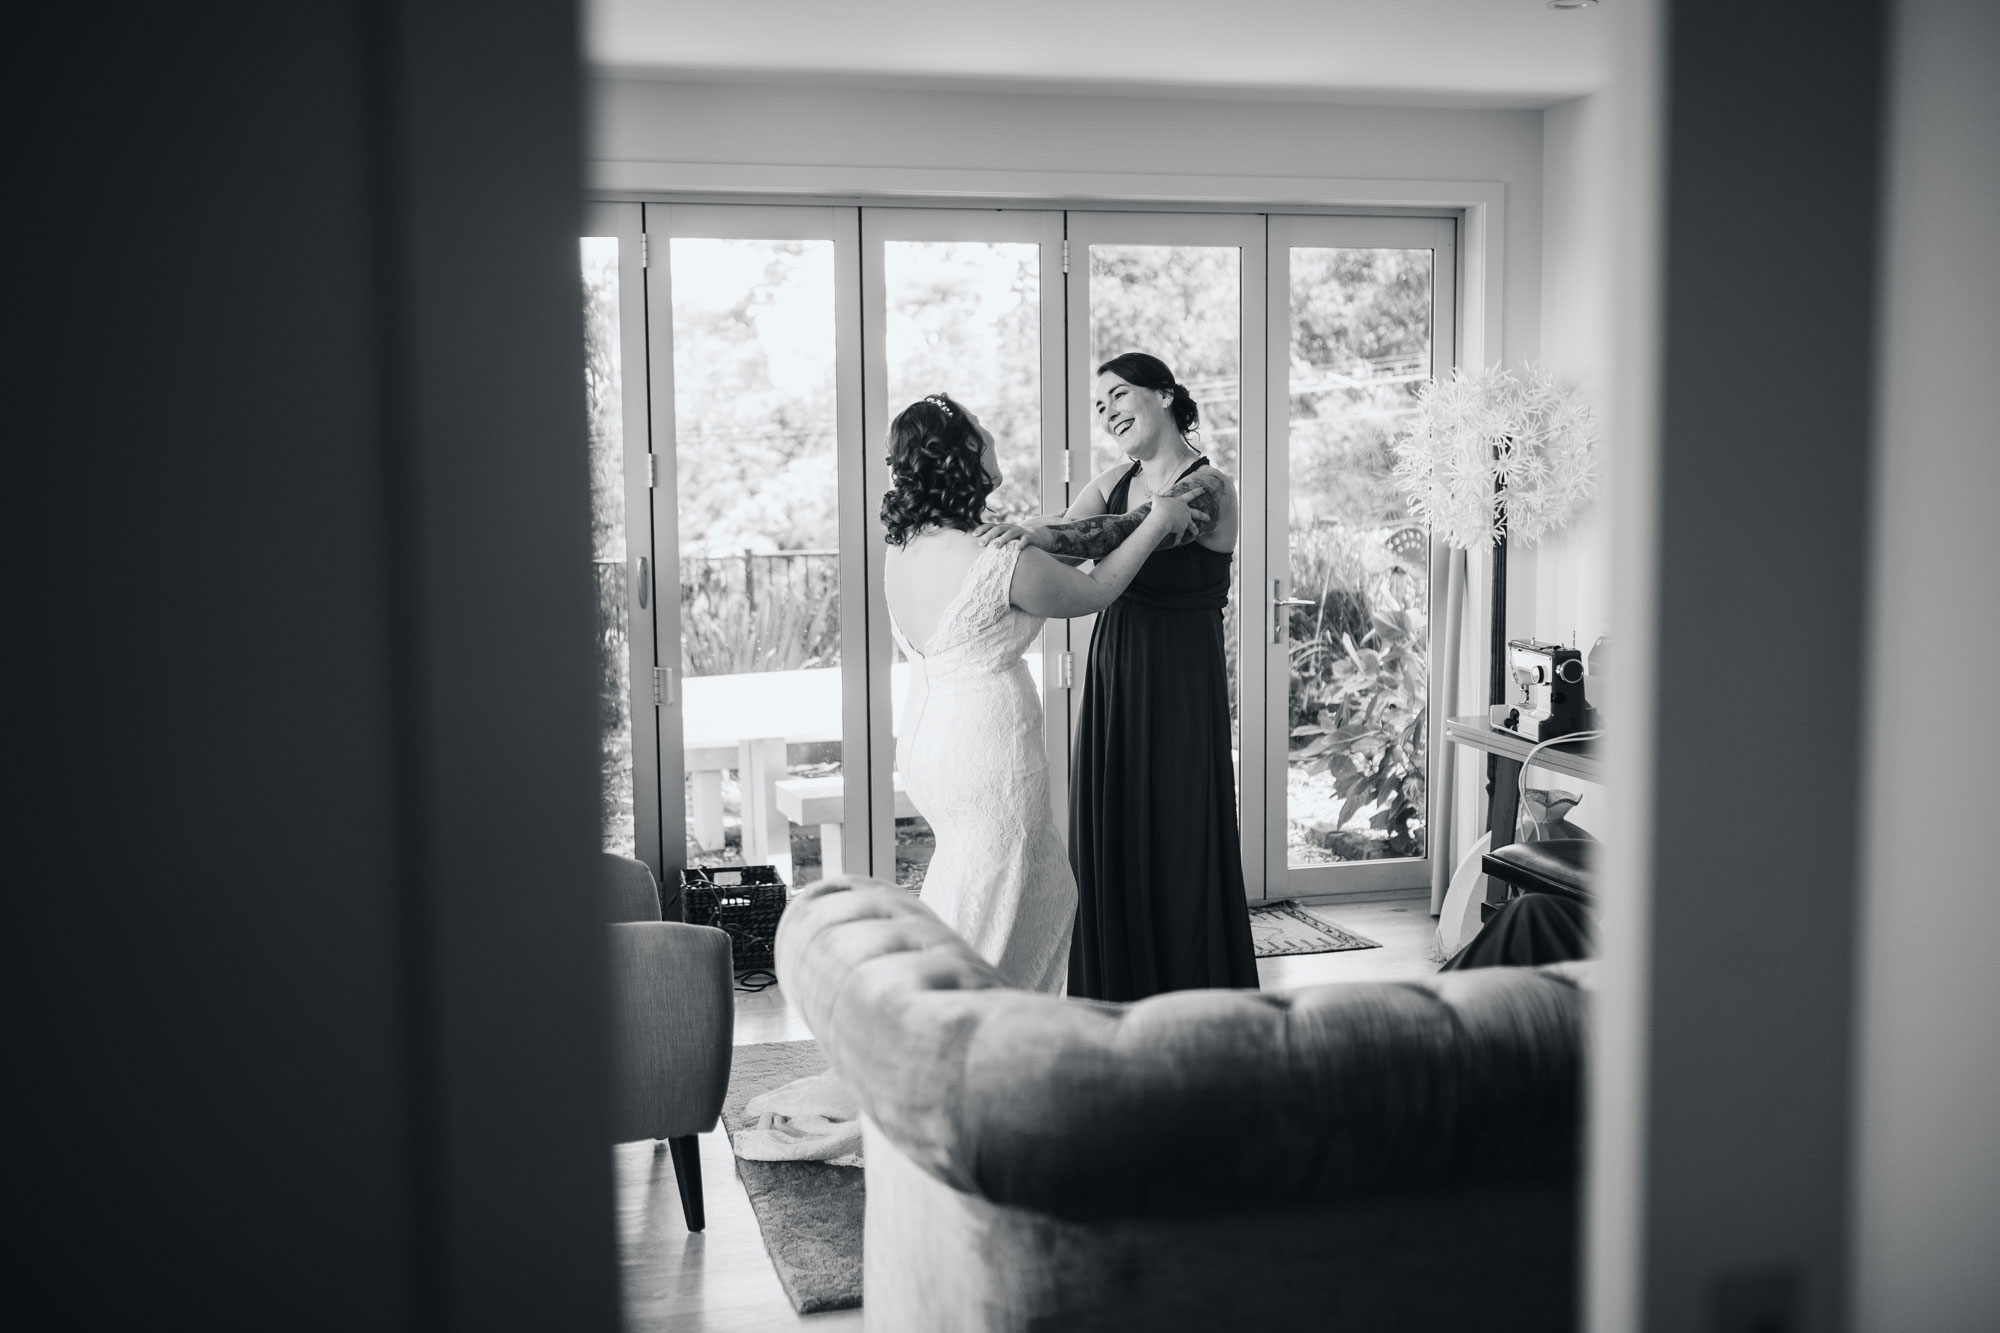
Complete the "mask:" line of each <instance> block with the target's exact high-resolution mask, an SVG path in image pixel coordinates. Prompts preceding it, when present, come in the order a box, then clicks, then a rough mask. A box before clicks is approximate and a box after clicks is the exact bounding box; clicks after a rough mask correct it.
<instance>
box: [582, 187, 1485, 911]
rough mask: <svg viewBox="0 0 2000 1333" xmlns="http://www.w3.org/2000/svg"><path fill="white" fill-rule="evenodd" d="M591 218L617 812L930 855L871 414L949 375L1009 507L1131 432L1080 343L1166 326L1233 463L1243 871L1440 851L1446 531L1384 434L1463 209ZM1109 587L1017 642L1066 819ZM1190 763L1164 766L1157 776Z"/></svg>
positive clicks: (592, 339) (892, 870)
mask: <svg viewBox="0 0 2000 1333" xmlns="http://www.w3.org/2000/svg"><path fill="white" fill-rule="evenodd" d="M589 231H590V235H588V236H586V237H585V238H584V239H583V243H582V269H583V279H584V309H585V332H586V347H587V352H588V356H587V375H588V382H589V390H590V395H589V402H590V438H591V448H592V482H593V492H594V496H595V519H596V524H595V539H596V552H595V554H596V566H595V568H596V570H597V585H596V586H597V589H598V605H599V618H600V633H601V646H602V650H603V663H604V671H603V676H602V683H601V722H602V728H601V730H602V737H603V754H604V784H603V790H604V829H605V845H606V846H607V847H608V848H611V849H613V850H621V851H625V852H627V853H628V854H632V855H637V856H639V857H640V858H641V859H644V860H645V861H647V862H648V863H650V864H651V865H653V867H654V868H655V870H656V871H657V872H658V873H660V874H661V875H663V876H666V877H671V876H674V875H675V874H677V872H678V871H679V869H680V868H681V867H683V866H686V865H691V864H706V865H727V864H733V863H737V862H747V863H751V864H762V863H769V864H774V865H777V866H778V867H779V869H780V872H781V873H782V874H784V875H785V876H786V878H787V879H788V880H790V881H791V882H793V883H795V884H797V883H802V882H805V881H807V880H810V879H813V878H817V877H819V876H820V875H822V874H831V873H834V872H835V871H847V872H851V873H861V874H872V875H875V876H877V877H879V878H882V879H893V880H894V881H895V882H897V883H899V884H902V885H904V886H906V887H909V888H911V889H917V888H920V887H921V885H922V882H923V875H924V870H925V867H926V865H927V864H928V862H929V859H930V854H931V851H932V847H933V842H932V838H931V832H930V829H929V828H928V826H927V825H926V824H925V823H924V821H923V818H922V816H921V815H920V814H918V812H917V811H916V810H915V808H914V807H913V806H912V805H911V804H910V801H909V798H908V797H907V796H906V795H905V794H904V792H903V789H902V783H901V781H900V778H899V775H898V774H897V773H896V769H895V750H896V745H895V737H896V726H897V715H898V712H899V710H900V708H901V706H902V696H903V693H904V688H905V683H906V672H907V667H906V665H905V663H904V662H903V661H902V658H901V654H900V651H899V649H898V648H897V646H896V644H895V641H894V639H893V637H892V636H891V634H890V631H889V621H888V610H887V606H886V604H885V602H884V599H883V591H882V586H883V585H882V571H883V560H884V552H885V549H886V548H885V546H884V543H883V540H882V528H881V523H880V519H879V517H878V511H879V507H880V502H881V497H882V493H883V492H884V491H885V490H886V489H887V488H888V476H887V464H886V459H885V457H884V447H885V442H886V439H887V434H888V425H889V422H890V420H891V419H892V418H893V417H894V416H895V414H896V413H897V412H898V411H900V410H901V409H902V408H903V407H904V406H906V405H907V404H909V403H910V402H912V401H914V400H916V399H918V398H921V397H923V396H924V395H926V394H929V393H937V392H945V393H949V394H951V395H952V396H953V397H955V398H958V399H960V400H961V401H963V402H965V403H966V404H967V405H968V406H969V407H971V408H972V409H973V410H974V411H975V412H977V413H978V414H979V415H980V418H981V420H982V421H983V422H984V423H985V424H986V425H987V426H988V427H989V428H990V429H991V430H992V432H993V434H994V436H995V439H996V442H997V445H998V451H999V455H1000V462H1001V468H1002V471H1003V473H1004V474H1005V478H1004V481H1003V483H1002V485H1001V486H1000V488H999V489H998V490H997V491H996V492H995V493H994V495H993V498H992V500H991V502H990V503H991V507H992V509H993V510H994V512H996V513H998V514H1000V515H1002V516H1006V517H1017V518H1018V517H1026V516H1029V515H1034V514H1044V513H1059V512H1060V511H1062V510H1063V509H1064V508H1066V507H1067V505H1068V504H1069V503H1070V500H1071V498H1072V497H1074V496H1075V495H1077V494H1079V493H1080V492H1081V490H1082V488H1083V487H1084V486H1085V485H1086V484H1087V483H1088V481H1089V480H1090V478H1091V477H1093V476H1096V475H1098V474H1099V473H1101V472H1103V471H1105V470H1106V469H1109V468H1113V467H1119V466H1123V465H1125V460H1124V458H1123V455H1122V454H1121V453H1120V452H1119V450H1118V448H1117V445H1116V443H1115V442H1114V441H1113V440H1111V439H1110V438H1109V437H1107V436H1104V435H1103V434H1101V433H1097V432H1096V431H1095V430H1094V427H1093V413H1092V396H1091V387H1092V378H1093V374H1092V372H1093V371H1094V369H1095V367H1096V366H1097V365H1098V364H1099V363H1101V362H1103V361H1105V360H1107V359H1109V358H1110V357H1112V356H1115V355H1117V354H1118V353H1120V352H1126V351H1145V352H1151V353H1152V354H1154V355H1155V356H1158V357H1159V358H1161V359H1162V360H1163V361H1165V362H1166V363H1167V364H1168V365H1169V366H1170V367H1172V368H1173V370H1174V373H1175V375H1176V377H1177V378H1178V379H1179V380H1180V381H1181V382H1182V383H1183V384H1185V385H1186V386H1187V387H1188V389H1189V391H1190V392H1191V393H1192V394H1193V396H1194V398H1195V399H1196V400H1197V402H1198V403H1199V404H1200V408H1201V424H1200V434H1199V435H1198V436H1197V437H1195V438H1194V440H1193V443H1194V444H1195V446H1196V447H1197V448H1198V449H1199V450H1200V451H1201V452H1202V453H1204V454H1206V455H1207V456H1208V458H1209V459H1210V460H1211V461H1212V462H1213V463H1214V464H1215V465H1216V466H1217V467H1219V468H1221V469H1223V470H1224V471H1226V472H1227V473H1228V474H1229V475H1230V476H1231V478H1232V479H1233V480H1234V481H1235V483H1236V486H1237V488H1238V492H1239V495H1240V496H1241V508H1242V523H1241V532H1240V536H1239V540H1238V545H1237V549H1236V559H1235V562H1234V574H1233V587H1232V590H1231V597H1230V603H1229V609H1228V610H1227V612H1225V615H1226V617H1227V626H1228V634H1227V643H1228V665H1229V679H1230V709H1231V725H1232V739H1233V744H1234V747H1235V751H1236V779H1237V798H1238V810H1239V824H1240V827H1241V830H1242V845H1243V860H1244V875H1245V882H1246V883H1247V884H1248V886H1249V891H1250V894H1251V896H1252V898H1253V899H1255V898H1289V897H1301V896H1311V897H1334V896H1342V895H1348V894H1378V893H1384V892H1393V891H1398V890H1403V889H1416V888H1421V887H1423V886H1425V885H1427V884H1428V883H1429V880H1430V867H1429V858H1430V857H1431V856H1432V855H1435V854H1443V852H1444V851H1445V849H1442V848H1433V847H1432V845H1431V838H1432V830H1433V829H1434V828H1436V827H1438V826H1439V825H1440V823H1441V822H1442V821H1440V820H1439V819H1437V818H1434V815H1433V808H1432V798H1431V794H1430V788H1429V784H1428V782H1427V777H1428V775H1429V774H1430V773H1431V772H1432V771H1434V769H1435V767H1436V765H1435V762H1434V761H1435V758H1436V755H1437V752H1438V748H1439V745H1440V743H1441V738H1440V734H1439V733H1440V731H1441V728H1440V727H1437V726H1434V725H1433V724H1432V718H1431V715H1430V711H1429V700H1430V688H1429V681H1430V661H1431V653H1430V626H1431V617H1432V608H1433V605H1434V604H1439V605H1441V603H1442V598H1441V596H1440V593H1441V588H1442V578H1441V571H1442V569H1443V565H1442V562H1441V558H1440V556H1441V552H1440V551H1439V550H1438V549H1435V548H1434V546H1433V543H1432V542H1431V541H1430V539H1429V535H1428V534H1427V533H1426V532H1425V531H1424V529H1423V528H1422V527H1421V526H1419V525H1418V524H1416V523H1414V522H1412V521H1411V519H1410V518H1409V515H1408V513H1407V511H1406V502H1405V499H1404V497H1403V496H1402V495H1401V494H1400V492H1399V491H1398V489H1397V487H1396V485H1395V483H1394V481H1393V478H1392V476H1391V462H1392V454H1391V444H1392V441H1393V440H1394V438H1395V435H1396V432H1397V430H1398V423H1399V422H1400V421H1401V420H1402V419H1403V417H1404V416H1405V415H1406V414H1407V413H1408V412H1409V411H1410V410H1411V408H1412V406H1413V405H1414V402H1415V395H1416V393H1417V390H1418V388H1419V387H1420V386H1421V385H1422V384H1423V383H1424V382H1425V381H1426V380H1427V379H1429V378H1431V377H1432V376H1434V375H1441V374H1445V373H1447V372H1448V370H1449V368H1450V366H1451V364H1452V360H1453V348H1454V343H1455V336H1454V335H1455V324H1454V307H1455V298H1456V281H1455V278H1456V269H1457V260H1456V245H1455V236H1456V223H1455V222H1454V220H1452V219H1450V218H1425V217H1338V216H1293V215H1284V214H1277V213H1271V214H1263V213H1258V214H1219V213H1168V212H1129V213H1109V212H1079V211H1061V210H1028V209H1018V210H1017V209H997V210H991V209H989V210H977V211H973V210H952V209H936V208H853V207H833V206H811V205H796V206H795V205H755V206H751V205H709V204H674V203H669V204H645V205H640V204H604V205H598V206H597V207H596V208H595V209H594V210H593V213H592V216H591V218H590V227H589ZM1090 631H1091V620H1090V618H1087V617H1086V618H1080V619H1077V620H1074V621H1068V622H1063V621H1050V622H1048V624H1047V626H1046V627H1045V628H1044V630H1043V633H1042V636H1041V639H1040V642H1039V643H1038V644H1036V645H1034V646H1033V647H1031V648H1030V650H1029V652H1028V665H1029V668H1030V670H1031V672H1033V673H1034V675H1035V677H1036V679H1037V681H1038V682H1039V685H1040V689H1041V694H1042V701H1043V705H1044V715H1045V740H1046V744H1047V747H1048V753H1049V758H1050V767H1051V773H1052V776H1053V777H1054V783H1053V799H1054V804H1055V807H1056V810H1055V814H1056V817H1057V819H1058V820H1059V821H1061V822H1064V823H1066V822H1067V803H1068V772H1069V754H1070V735H1071V732H1072V729H1073V724H1074V716H1075V709H1076V707H1077V705H1078V704H1079V702H1080V700H1081V694H1082V686H1083V681H1084V678H1085V659H1086V654H1087V652H1088V648H1089V642H1090ZM1159 780H1161V781H1171V780H1172V775H1171V774H1162V775H1160V779H1159Z"/></svg>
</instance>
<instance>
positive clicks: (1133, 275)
mask: <svg viewBox="0 0 2000 1333" xmlns="http://www.w3.org/2000/svg"><path fill="white" fill-rule="evenodd" d="M1242 336H1243V252H1242V251H1241V250H1239V249H1237V248H1236V247H1235V246H1213V245H1093V246H1091V247H1090V368H1091V370H1092V371H1095V370H1096V369H1097V367H1098V366H1099V365H1101V364H1102V363H1104V362H1106V361H1109V360H1110V359H1111V358H1112V357H1114V356H1117V355H1119V354H1120V353H1122V352H1149V353H1151V354H1152V355H1154V356H1156V357H1158V358H1160V360H1162V361H1164V362H1166V363H1167V366H1168V368H1169V369H1171V370H1172V371H1173V372H1174V376H1175V378H1177V379H1179V380H1180V382H1181V383H1182V384H1184V385H1186V386H1187V390H1188V393H1189V394H1190V395H1191V396H1192V397H1193V398H1194V400H1195V402H1196V403H1197V404H1198V405H1199V406H1200V408H1201V422H1200V429H1199V434H1197V435H1194V436H1192V437H1190V438H1189V441H1188V442H1189V443H1190V444H1192V445H1194V447H1195V448H1196V449H1198V450H1200V451H1201V452H1202V453H1204V454H1206V455H1207V456H1208V459H1209V461H1210V462H1211V463H1213V464H1214V465H1215V466H1216V467H1218V468H1220V469H1221V470H1222V471H1224V472H1226V473H1228V474H1229V477H1230V479H1231V480H1232V481H1236V482H1238V483H1240V482H1241V481H1242V476H1241V474H1240V473H1239V472H1238V470H1237V466H1236V455H1237V449H1238V447H1239V444H1240V439H1241V435H1242V423H1243V343H1242ZM1082 392H1083V394H1084V395H1085V397H1086V398H1088V396H1089V394H1090V392H1091V386H1090V385H1088V384H1086V385H1084V386H1083V389H1082ZM1090 439H1091V444H1090V458H1091V472H1092V475H1093V476H1094V475H1096V474H1097V473H1099V472H1102V471H1104V470H1105V469H1106V468H1109V467H1114V466H1118V465H1121V464H1123V463H1125V461H1126V460H1125V456H1124V454H1123V453H1122V452H1120V450H1119V448H1118V446H1117V444H1116V443H1115V442H1114V441H1112V440H1111V438H1110V437H1109V436H1107V435H1105V434H1104V432H1102V431H1100V430H1096V429H1093V430H1092V431H1091V433H1090ZM1242 570H1243V562H1242V561H1241V560H1236V561H1234V562H1232V563H1231V565H1230V570H1229V579H1230V583H1229V606H1228V607H1227V608H1226V609H1225V610H1224V611H1223V613H1222V616H1223V642H1224V645H1225V649H1224V653H1225V657H1226V660H1227V666H1228V670H1229V746H1230V750H1231V753H1232V756H1234V755H1240V754H1241V752H1242V740H1241V735H1242V733H1241V729H1240V727H1239V726H1238V722H1237V691H1236V661H1237V656H1238V654H1237V641H1236V640H1237V619H1238V618H1237V607H1238V606H1239V605H1240V604H1241V602H1242ZM1239 789H1240V783H1239Z"/></svg>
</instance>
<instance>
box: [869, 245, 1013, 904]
mask: <svg viewBox="0 0 2000 1333" xmlns="http://www.w3.org/2000/svg"><path fill="white" fill-rule="evenodd" d="M882 258H883V276H884V279H885V286H886V289H887V297H888V301H887V311H888V322H887V325H886V327H885V328H884V330H883V333H884V337H885V339H886V343H885V346H886V349H887V353H888V392H889V401H888V409H889V416H890V417H891V418H892V419H893V417H894V416H895V414H896V413H898V412H900V411H902V409H903V408H904V407H905V406H907V405H908V404H910V403H912V402H914V401H915V400H917V399H919V398H922V397H923V396H924V395H925V394H930V393H948V394H950V395H951V396H952V397H953V398H954V399H956V400H958V401H959V402H961V403H963V404H965V406H966V407H968V408H970V409H971V410H972V411H973V412H974V413H975V414H977V415H978V417H979V420H980V422H981V424H983V425H984V426H985V427H986V428H987V429H988V430H989V431H991V432H992V434H993V440H994V447H995V448H996V450H997V451H998V453H999V455H1000V470H1001V472H1002V473H1003V474H1004V476H1005V478H1006V480H1005V481H1004V482H1003V483H1002V484H1001V486H1000V488H999V489H998V490H996V491H995V492H994V493H993V496H992V498H991V500H990V501H989V502H988V503H989V505H990V507H991V509H992V510H993V511H994V512H995V513H997V514H1000V515H1003V516H1006V517H1009V518H1025V517H1028V516H1030V515H1033V514H1039V513H1040V512H1041V507H1042V506H1041V497H1042V475H1041V447H1042V417H1041V412H1042V375H1041V247H1040V246H1038V245H1035V244H1032V243H1018V244H1004V243H999V242H988V241H889V242H886V243H885V244H884V247H883V256H882ZM1028 667H1029V670H1030V671H1031V672H1032V673H1034V676H1035V684H1036V688H1037V689H1039V688H1040V686H1041V669H1042V658H1041V654H1040V652H1038V651H1030V652H1029V654H1028ZM891 677H892V683H891V691H892V697H893V699H894V700H895V708H896V710H897V722H898V724H899V725H900V723H901V710H902V706H903V696H904V694H905V693H906V692H907V691H908V689H909V668H908V666H907V665H906V664H905V659H904V657H903V652H902V648H901V647H900V646H898V647H897V649H896V656H895V665H894V666H893V667H892V668H891ZM935 846H936V843H935V840H934V839H933V838H932V836H931V830H930V825H929V824H928V823H926V822H925V821H924V819H923V818H922V817H921V816H915V817H912V818H909V819H898V820H897V821H896V880H897V882H898V883H899V884H902V885H904V886H906V887H908V888H912V889H915V888H919V887H921V886H922V884H923V874H924V870H925V868H926V867H927V866H928V865H929V863H930V854H931V851H932V850H933V849H934V847H935Z"/></svg>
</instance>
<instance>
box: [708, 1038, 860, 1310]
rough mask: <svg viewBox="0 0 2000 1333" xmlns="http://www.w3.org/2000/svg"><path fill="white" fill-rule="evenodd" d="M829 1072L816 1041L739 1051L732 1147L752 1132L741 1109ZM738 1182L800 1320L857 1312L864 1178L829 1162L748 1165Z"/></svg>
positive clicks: (733, 1073)
mask: <svg viewBox="0 0 2000 1333" xmlns="http://www.w3.org/2000/svg"><path fill="white" fill-rule="evenodd" d="M825 1068H826V1057H825V1056H823V1055H821V1054H820V1050H819V1043H818V1042H816V1041H773V1042H765V1043H763V1044H761V1045H757V1046H738V1047H737V1048H736V1052H735V1055H734V1056H733V1058H732V1059H731V1060H730V1064H729V1096H728V1097H726V1098H725V1099H724V1100H723V1103H722V1127H723V1128H724V1129H725V1130H727V1131H728V1133H729V1141H730V1142H731V1143H732V1144H734V1143H735V1141H736V1131H737V1130H739V1129H741V1128H743V1127H745V1126H746V1125H748V1124H749V1117H748V1116H746V1115H744V1114H743V1107H744V1106H745V1104H747V1103H748V1102H749V1100H750V1099H751V1098H752V1097H755V1096H756V1095H757V1094H758V1093H760V1092H769V1091H770V1090H771V1089H772V1088H775V1087H779V1086H781V1085H782V1084H786V1083H790V1082H791V1081H792V1080H793V1079H795V1078H804V1077H805V1076H806V1075H808V1074H817V1073H819V1072H820V1071H821V1070H823V1069H825ZM736 1175H737V1178H738V1179H740V1180H741V1181H742V1182H743V1191H744V1193H746V1194H748V1195H749V1196H750V1210H751V1211H752V1212H754V1213H755V1214H756V1215H757V1229H758V1230H759V1231H761V1232H763V1234H764V1249H765V1250H766V1251H767V1252H768V1253H769V1254H770V1256H771V1266H772V1267H773V1268H775V1269H777V1270H778V1281H779V1282H780V1283H782V1284H783V1285H784V1288H785V1295H787V1296H789V1297H790V1298H791V1301H792V1308H793V1309H795V1310H797V1311H798V1312H799V1313H800V1314H820V1313H823V1312H824V1311H827V1310H852V1309H855V1308H857V1307H858V1306H859V1305H860V1304H861V1220H862V1213H863V1210H864V1209H865V1207H866V1205H867V1199H868V1195H867V1191H866V1188H865V1186H864V1183H863V1181H864V1176H863V1173H862V1172H861V1171H860V1170H859V1169H857V1168H855V1167H851V1166H828V1165H827V1164H826V1163H825V1162H748V1161H745V1160H744V1159H743V1158H741V1157H739V1158H737V1159H736Z"/></svg>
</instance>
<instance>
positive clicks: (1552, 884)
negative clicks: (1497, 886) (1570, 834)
mask: <svg viewBox="0 0 2000 1333" xmlns="http://www.w3.org/2000/svg"><path fill="white" fill-rule="evenodd" d="M1597 848H1598V844H1597V843H1596V842H1595V841H1594V840H1593V839H1590V838H1547V839H1544V840H1542V841H1539V842H1515V843H1509V844H1508V845H1507V846H1505V847H1502V848H1500V849H1499V850H1498V851H1495V852H1488V853H1486V855H1484V856H1483V857H1481V858H1480V861H1479V868H1480V869H1481V870H1484V871H1485V872H1486V873H1487V874H1488V875H1490V876H1491V877H1492V878H1494V879H1497V880H1499V881H1500V882H1501V883H1503V884H1506V885H1507V886H1508V888H1509V893H1508V895H1507V896H1508V897H1510V898H1512V897H1516V896H1518V895H1520V894H1523V893H1553V894H1555V895H1556V896H1557V897H1559V898H1568V899H1571V900H1572V901H1574V902H1579V903H1582V904H1583V905H1584V906H1585V907H1590V908H1595V907H1596V906H1597V885H1596V877H1595V875H1594V873H1593V870H1594V867H1595V864H1596V858H1597ZM1489 905H1490V906H1493V907H1495V908H1497V907H1498V906H1499V905H1498V904H1489Z"/></svg>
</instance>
